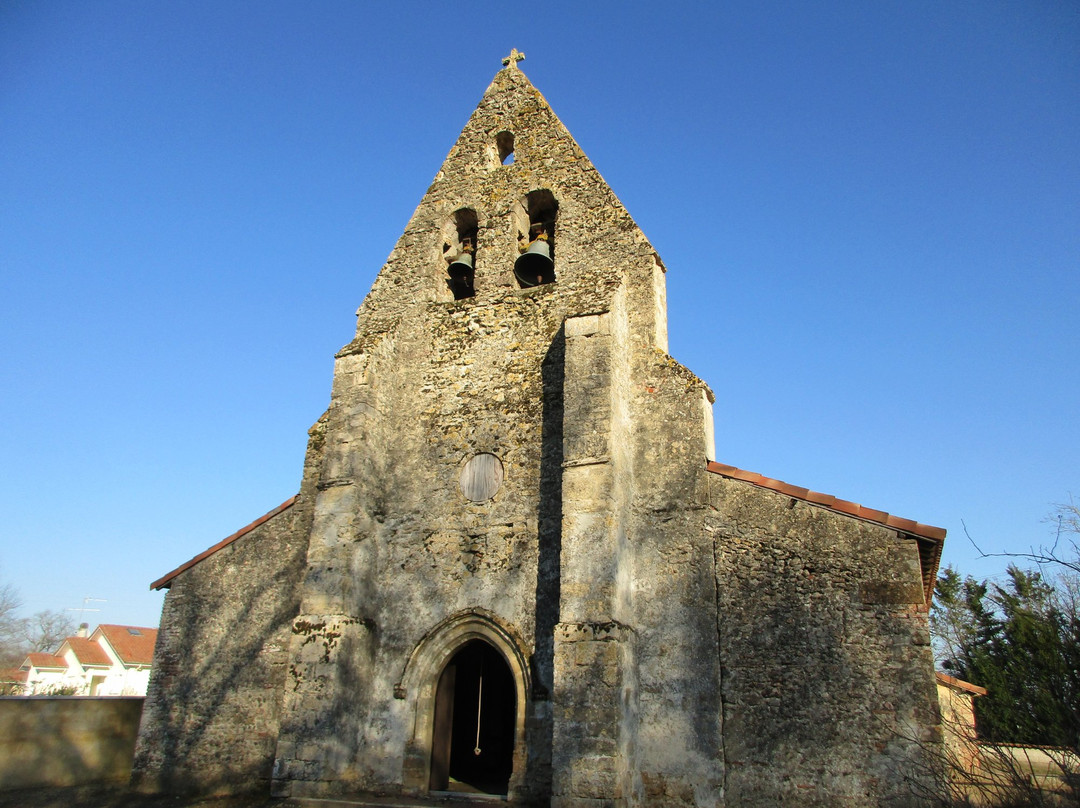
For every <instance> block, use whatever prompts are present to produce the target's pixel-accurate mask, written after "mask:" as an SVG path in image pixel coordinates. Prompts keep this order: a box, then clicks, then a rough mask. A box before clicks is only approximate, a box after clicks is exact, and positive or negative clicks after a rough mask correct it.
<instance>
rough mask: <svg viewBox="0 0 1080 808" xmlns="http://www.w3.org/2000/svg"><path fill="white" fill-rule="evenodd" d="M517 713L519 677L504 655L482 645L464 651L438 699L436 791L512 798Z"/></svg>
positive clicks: (450, 667)
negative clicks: (510, 785) (515, 685)
mask: <svg viewBox="0 0 1080 808" xmlns="http://www.w3.org/2000/svg"><path fill="white" fill-rule="evenodd" d="M516 713H517V697H516V694H515V688H514V677H513V674H511V672H510V666H509V665H507V664H506V661H505V660H504V659H503V657H502V655H501V654H500V653H499V652H498V651H496V650H495V649H494V648H493V647H491V646H490V645H488V644H487V643H486V642H484V641H482V640H473V641H472V642H470V643H468V644H467V645H465V646H463V647H462V648H461V650H460V651H458V652H457V653H456V654H454V656H453V658H452V659H451V660H450V661H449V662H448V663H447V665H446V667H445V668H444V669H443V672H442V675H441V676H440V677H439V686H438V690H437V691H436V694H435V727H434V732H433V734H432V739H431V781H430V788H431V790H432V791H466V792H469V791H471V792H479V793H483V794H506V793H507V790H508V786H509V784H510V774H511V772H512V771H513V768H514V725H515V723H516V721H515V718H516Z"/></svg>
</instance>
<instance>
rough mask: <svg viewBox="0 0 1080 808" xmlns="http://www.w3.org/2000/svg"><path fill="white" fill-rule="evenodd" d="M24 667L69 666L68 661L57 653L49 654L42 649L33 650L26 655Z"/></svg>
mask: <svg viewBox="0 0 1080 808" xmlns="http://www.w3.org/2000/svg"><path fill="white" fill-rule="evenodd" d="M23 667H34V668H67V661H66V660H65V659H64V658H63V657H59V656H56V654H47V653H44V652H42V651H33V652H31V653H29V654H27V655H26V661H25V662H23Z"/></svg>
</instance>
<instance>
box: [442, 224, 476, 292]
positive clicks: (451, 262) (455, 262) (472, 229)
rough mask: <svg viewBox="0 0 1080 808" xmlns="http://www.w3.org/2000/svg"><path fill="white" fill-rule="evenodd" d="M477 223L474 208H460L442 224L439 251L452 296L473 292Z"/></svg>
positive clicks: (474, 287)
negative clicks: (441, 238)
mask: <svg viewBox="0 0 1080 808" xmlns="http://www.w3.org/2000/svg"><path fill="white" fill-rule="evenodd" d="M479 234H480V226H479V223H478V220H477V217H476V211H475V210H471V209H469V208H461V209H460V210H457V211H455V212H454V215H453V216H451V217H450V219H449V220H448V221H447V222H446V224H445V225H444V226H443V232H442V236H443V242H442V252H443V260H444V261H446V263H447V265H448V266H447V268H446V271H447V274H448V275H449V276H450V277H449V278H448V279H447V281H446V285H447V286H448V287H449V288H450V291H451V292H453V294H454V300H464V299H465V298H467V297H473V296H474V295H475V294H476V280H475V278H476V257H477V256H476V251H477V238H478V237H479Z"/></svg>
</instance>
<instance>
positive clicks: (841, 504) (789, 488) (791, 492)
mask: <svg viewBox="0 0 1080 808" xmlns="http://www.w3.org/2000/svg"><path fill="white" fill-rule="evenodd" d="M706 469H707V470H708V471H710V472H712V473H713V474H719V475H721V476H722V477H730V478H731V479H733V480H740V481H742V482H747V483H751V484H752V485H756V486H759V487H760V488H765V489H768V490H770V491H776V492H777V493H780V494H785V495H787V496H789V497H792V498H793V499H799V500H802V501H804V502H808V503H810V504H811V505H818V506H820V507H823V508H828V509H830V510H833V511H837V512H838V513H844V514H847V515H848V516H854V517H857V518H859V519H865V520H866V521H868V522H874V523H875V524H879V525H884V526H885V527H891V528H893V529H895V530H899V531H901V532H903V533H910V534H911V535H913V536H918V537H920V538H923V539H930V540H932V541H936V542H940V541H942V540H944V538H945V528H943V527H934V526H933V525H926V524H923V523H922V522H916V521H914V520H913V519H904V518H903V517H901V516H893V515H892V514H890V513H887V512H886V511H879V510H877V509H876V508H868V507H866V506H865V505H860V504H859V503H857V502H851V501H849V500H846V499H840V498H838V497H835V496H833V495H832V494H823V493H821V492H820V491H811V490H810V489H809V488H803V487H801V486H797V485H791V484H790V483H785V482H783V481H782V480H774V479H772V478H771V477H766V476H765V475H763V474H759V473H758V472H756V471H747V470H746V469H740V468H738V467H736V466H730V465H728V464H726V463H719V462H717V461H715V460H710V461H709V462H708V463H707V465H706Z"/></svg>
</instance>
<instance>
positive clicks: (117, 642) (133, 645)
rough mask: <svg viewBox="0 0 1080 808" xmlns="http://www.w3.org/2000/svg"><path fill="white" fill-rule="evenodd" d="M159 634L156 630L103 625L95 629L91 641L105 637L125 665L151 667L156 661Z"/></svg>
mask: <svg viewBox="0 0 1080 808" xmlns="http://www.w3.org/2000/svg"><path fill="white" fill-rule="evenodd" d="M134 632H137V633H134ZM157 632H158V630H157V629H156V628H143V627H142V626H114V625H111V624H102V625H100V626H98V627H97V628H96V629H94V633H93V634H92V635H91V639H93V640H97V639H98V638H99V637H102V636H103V637H104V638H105V641H106V642H108V643H109V645H110V646H111V647H112V649H113V650H114V651H115V652H116V655H117V656H118V657H120V661H121V662H123V663H124V664H125V665H149V664H150V663H151V662H153V661H154V643H155V642H156V641H157Z"/></svg>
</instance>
